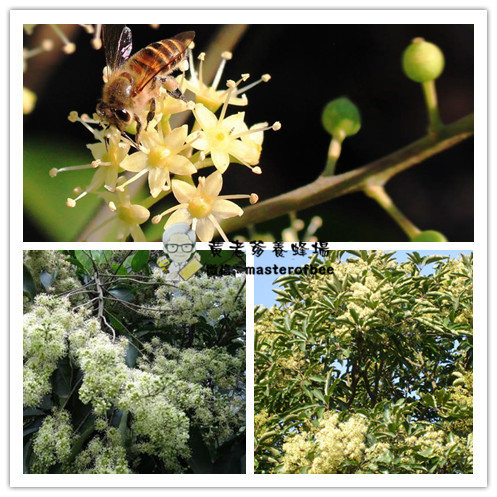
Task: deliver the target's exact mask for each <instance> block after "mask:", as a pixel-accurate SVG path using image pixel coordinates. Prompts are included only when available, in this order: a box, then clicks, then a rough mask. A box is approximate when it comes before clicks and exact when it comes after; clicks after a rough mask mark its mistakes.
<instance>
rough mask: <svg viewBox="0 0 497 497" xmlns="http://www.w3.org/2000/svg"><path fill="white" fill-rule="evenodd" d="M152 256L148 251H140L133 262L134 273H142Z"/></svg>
mask: <svg viewBox="0 0 497 497" xmlns="http://www.w3.org/2000/svg"><path fill="white" fill-rule="evenodd" d="M149 256H150V252H149V251H148V250H138V251H137V252H136V254H135V255H134V256H133V259H132V260H131V268H132V269H133V271H135V272H138V271H141V270H142V269H143V268H144V267H145V266H146V265H147V264H148V259H149Z"/></svg>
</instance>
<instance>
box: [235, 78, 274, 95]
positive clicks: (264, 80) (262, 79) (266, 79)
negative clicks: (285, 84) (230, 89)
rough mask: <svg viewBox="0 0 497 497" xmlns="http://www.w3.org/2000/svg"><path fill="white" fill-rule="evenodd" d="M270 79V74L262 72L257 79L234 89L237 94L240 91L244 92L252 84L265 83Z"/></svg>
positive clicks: (252, 85)
mask: <svg viewBox="0 0 497 497" xmlns="http://www.w3.org/2000/svg"><path fill="white" fill-rule="evenodd" d="M270 79H271V76H270V75H269V74H263V75H262V76H261V77H260V78H259V79H258V80H257V81H254V82H253V83H250V84H249V85H247V86H244V87H242V88H238V89H237V90H236V93H237V95H238V94H240V93H245V92H246V91H248V90H250V89H252V88H253V87H254V86H257V85H258V84H260V83H267V82H268V81H269V80H270Z"/></svg>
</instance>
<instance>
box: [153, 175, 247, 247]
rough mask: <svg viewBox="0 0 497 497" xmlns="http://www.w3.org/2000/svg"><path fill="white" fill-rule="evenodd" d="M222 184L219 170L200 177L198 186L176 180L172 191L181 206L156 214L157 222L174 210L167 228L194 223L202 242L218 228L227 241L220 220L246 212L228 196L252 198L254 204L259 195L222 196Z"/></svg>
mask: <svg viewBox="0 0 497 497" xmlns="http://www.w3.org/2000/svg"><path fill="white" fill-rule="evenodd" d="M222 187H223V177H222V175H221V173H219V172H218V171H214V172H213V173H212V174H211V175H210V176H208V177H207V178H205V177H200V178H199V180H198V186H197V187H195V186H192V185H190V184H189V183H186V182H185V181H181V180H176V179H174V180H173V181H172V190H173V194H174V196H175V197H176V200H178V202H179V205H176V206H174V207H172V208H170V209H168V210H166V211H165V212H163V213H162V214H160V215H158V216H156V217H154V219H153V220H152V222H153V223H154V224H157V223H159V222H160V221H161V219H162V217H163V216H165V215H167V214H170V213H173V214H172V215H171V216H170V217H169V219H168V220H167V223H166V225H165V226H164V229H165V228H167V227H168V226H171V225H172V224H176V223H185V222H186V223H188V224H190V225H191V226H192V229H194V230H195V232H196V233H197V236H198V238H199V239H200V241H202V242H209V241H211V240H212V238H213V237H214V233H215V230H216V229H217V231H218V232H219V234H220V235H221V236H222V237H223V239H224V240H225V241H226V242H227V241H228V238H227V237H226V234H225V233H224V231H223V230H222V228H221V226H220V225H219V221H221V220H223V219H227V218H229V217H233V216H241V215H242V214H243V209H241V208H240V207H239V206H238V205H236V204H235V203H233V202H231V201H230V200H228V199H240V198H249V199H250V202H251V203H255V202H257V195H255V194H252V195H219V193H220V192H221V188H222Z"/></svg>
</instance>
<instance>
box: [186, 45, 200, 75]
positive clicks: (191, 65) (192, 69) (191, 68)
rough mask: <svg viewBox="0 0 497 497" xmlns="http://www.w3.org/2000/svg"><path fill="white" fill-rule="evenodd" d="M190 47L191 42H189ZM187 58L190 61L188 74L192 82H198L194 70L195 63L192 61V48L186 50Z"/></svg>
mask: <svg viewBox="0 0 497 497" xmlns="http://www.w3.org/2000/svg"><path fill="white" fill-rule="evenodd" d="M190 47H191V43H190ZM188 60H189V61H190V64H189V65H190V74H191V78H192V83H195V84H196V83H198V78H197V73H196V72H195V64H194V63H193V52H192V50H190V49H189V50H188Z"/></svg>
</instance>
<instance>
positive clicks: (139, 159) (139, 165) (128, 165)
mask: <svg viewBox="0 0 497 497" xmlns="http://www.w3.org/2000/svg"><path fill="white" fill-rule="evenodd" d="M147 164H148V155H147V154H146V153H144V152H136V153H135V154H131V155H128V157H126V158H125V159H124V160H123V161H122V162H121V164H120V165H121V167H122V168H123V169H124V170H125V171H131V172H133V173H138V172H140V171H141V170H142V169H144V168H145V167H147Z"/></svg>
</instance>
